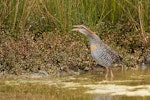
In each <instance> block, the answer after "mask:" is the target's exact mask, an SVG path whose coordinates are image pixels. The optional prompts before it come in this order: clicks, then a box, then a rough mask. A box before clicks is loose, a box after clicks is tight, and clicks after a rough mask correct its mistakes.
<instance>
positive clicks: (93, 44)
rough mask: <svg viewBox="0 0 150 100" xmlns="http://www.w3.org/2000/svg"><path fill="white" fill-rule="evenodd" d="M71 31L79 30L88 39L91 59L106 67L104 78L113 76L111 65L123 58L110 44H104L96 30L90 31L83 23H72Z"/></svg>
mask: <svg viewBox="0 0 150 100" xmlns="http://www.w3.org/2000/svg"><path fill="white" fill-rule="evenodd" d="M72 31H76V32H80V33H82V34H84V35H85V36H86V37H87V38H88V41H89V45H90V50H91V55H92V57H93V59H94V60H95V61H96V62H97V63H98V64H99V65H101V66H103V67H105V68H106V74H105V79H106V80H108V77H109V74H110V78H111V79H113V78H114V74H113V71H112V68H111V67H112V66H113V65H114V64H117V63H120V62H122V60H123V58H122V57H121V56H120V55H119V54H118V53H117V52H116V51H114V50H113V49H112V48H111V47H110V46H108V45H107V44H105V43H104V42H103V41H102V40H101V39H100V37H99V36H98V35H96V32H93V31H91V30H90V29H89V28H88V27H86V26H85V25H74V26H73V29H72Z"/></svg>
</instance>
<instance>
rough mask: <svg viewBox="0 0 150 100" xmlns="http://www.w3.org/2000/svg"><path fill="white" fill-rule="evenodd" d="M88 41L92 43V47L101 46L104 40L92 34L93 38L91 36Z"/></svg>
mask: <svg viewBox="0 0 150 100" xmlns="http://www.w3.org/2000/svg"><path fill="white" fill-rule="evenodd" d="M88 40H89V42H90V46H94V45H99V44H100V43H102V40H101V39H100V38H99V36H98V35H96V34H92V35H91V36H89V37H88Z"/></svg>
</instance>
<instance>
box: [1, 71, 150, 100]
mask: <svg viewBox="0 0 150 100" xmlns="http://www.w3.org/2000/svg"><path fill="white" fill-rule="evenodd" d="M114 73H115V78H114V80H111V81H106V80H105V79H104V75H103V74H82V75H79V76H66V77H59V78H58V77H55V78H44V79H21V78H19V79H11V80H10V79H9V80H8V79H7V80H2V79H1V80H0V100H9V99H10V100H20V99H22V100H27V99H28V100H34V99H36V100H41V99H42V100H150V70H149V69H147V70H129V71H116V72H114Z"/></svg>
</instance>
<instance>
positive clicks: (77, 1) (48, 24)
mask: <svg viewBox="0 0 150 100" xmlns="http://www.w3.org/2000/svg"><path fill="white" fill-rule="evenodd" d="M139 2H140V3H139ZM141 5H142V7H141ZM149 5H150V1H149V0H134V1H131V0H92V1H91V0H32V1H31V0H1V1H0V25H1V27H2V26H7V28H8V30H10V31H11V32H14V31H15V32H16V31H20V30H21V31H25V30H28V29H29V28H30V27H35V30H36V31H56V30H59V31H61V33H62V34H63V33H68V32H69V31H70V29H71V28H72V25H74V24H86V25H88V26H90V27H93V28H95V27H94V26H96V25H97V24H99V23H101V22H109V23H112V24H116V23H126V22H128V21H131V22H135V23H139V29H141V26H143V29H144V31H149V28H148V26H149V24H150V23H149V21H148V20H149V17H148V16H150V11H149V9H150V6H149ZM139 7H140V10H139ZM139 13H142V16H143V18H142V19H141V17H140V16H141V14H139ZM141 20H142V23H141ZM141 24H142V25H141ZM136 28H137V27H135V30H139V29H136ZM143 29H142V31H143Z"/></svg>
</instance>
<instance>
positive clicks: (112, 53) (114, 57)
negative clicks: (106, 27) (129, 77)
mask: <svg viewBox="0 0 150 100" xmlns="http://www.w3.org/2000/svg"><path fill="white" fill-rule="evenodd" d="M103 46H104V48H105V52H106V53H108V54H109V55H110V57H111V58H112V61H113V62H114V63H116V62H120V61H122V59H123V58H122V57H121V56H120V55H119V54H118V53H117V52H116V51H114V50H113V49H111V48H110V47H109V46H108V45H106V44H103Z"/></svg>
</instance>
